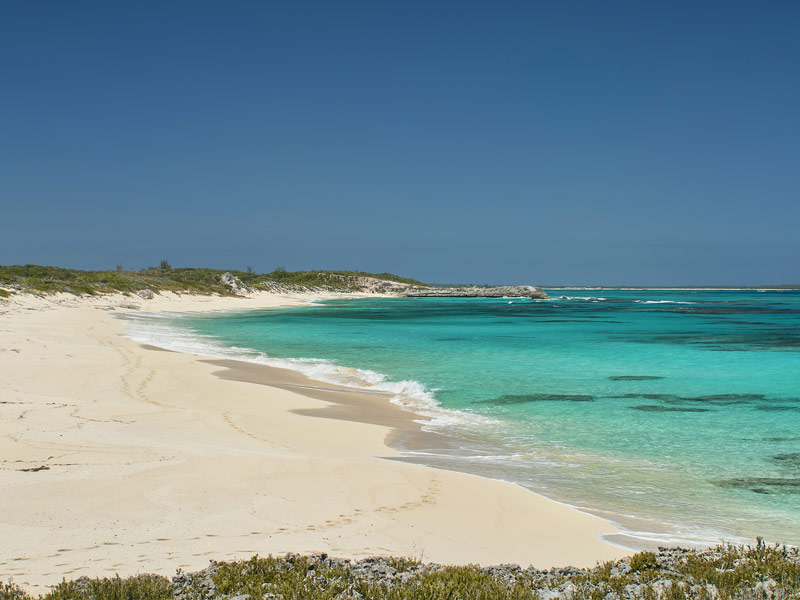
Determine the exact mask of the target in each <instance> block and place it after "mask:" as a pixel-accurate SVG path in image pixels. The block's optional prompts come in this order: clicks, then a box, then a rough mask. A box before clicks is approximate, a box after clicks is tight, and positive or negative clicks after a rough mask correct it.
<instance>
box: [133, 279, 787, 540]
mask: <svg viewBox="0 0 800 600" xmlns="http://www.w3.org/2000/svg"><path fill="white" fill-rule="evenodd" d="M550 294H551V296H552V297H553V299H551V300H548V301H532V300H522V299H375V300H338V301H331V302H327V303H323V304H317V305H314V306H310V307H303V308H296V309H282V310H271V311H259V312H246V313H237V314H230V313H229V314H223V315H214V316H203V317H189V318H183V319H179V320H169V321H168V322H167V321H165V320H164V319H160V320H155V321H154V322H157V325H158V326H157V327H156V329H152V330H151V332H150V334H148V335H151V338H148V341H151V342H156V343H157V342H158V340H156V339H153V338H154V337H158V335H162V336H163V334H164V331H169V330H171V331H172V332H173V333H172V334H171V335H172V340H173V343H175V340H176V339H182V340H183V341H184V345H185V344H189V343H190V342H192V341H194V342H197V343H198V344H200V345H203V344H205V345H206V346H207V347H208V348H211V347H214V348H216V350H215V352H217V353H219V352H222V353H225V352H228V353H233V354H234V355H237V356H240V357H242V356H244V357H249V358H252V359H254V360H262V359H263V358H264V357H265V356H268V357H269V358H270V359H275V358H279V359H289V361H288V362H283V363H280V364H282V365H284V366H291V367H292V368H297V369H300V370H303V371H305V372H306V373H308V374H310V375H312V376H314V377H317V378H321V379H328V380H335V381H347V382H349V383H357V384H360V385H367V386H368V385H377V386H378V387H379V388H382V389H386V390H389V391H392V392H394V393H395V394H396V396H397V397H396V401H397V402H399V403H402V404H406V405H409V406H412V407H414V408H415V409H416V410H418V411H420V412H421V413H422V414H423V415H427V417H428V419H429V422H428V427H429V428H433V429H438V430H439V431H442V432H446V433H449V434H450V435H451V437H455V439H457V440H460V441H459V443H458V445H457V448H452V447H444V446H443V447H442V448H428V449H425V450H424V451H423V452H419V451H417V452H416V453H413V454H410V455H411V456H412V457H413V459H414V460H416V461H420V462H425V463H428V464H433V465H436V466H441V467H445V468H453V469H460V470H465V471H472V472H479V473H483V474H486V475H490V476H494V477H498V478H502V479H508V480H513V481H517V482H519V483H521V484H523V485H526V486H528V487H531V488H533V489H535V490H538V491H541V492H543V493H545V494H547V495H549V496H551V497H554V498H556V499H560V500H563V501H566V502H569V503H571V504H575V505H578V506H581V507H585V508H589V509H593V510H596V511H600V514H603V515H605V516H608V517H610V518H612V519H614V520H616V521H617V522H620V523H622V524H623V525H624V526H625V527H626V528H627V529H628V530H629V531H628V536H627V537H625V538H619V541H622V542H624V543H633V544H634V545H635V544H636V543H640V542H642V541H643V540H645V541H646V540H656V541H663V542H673V543H674V542H694V541H705V542H717V541H720V540H721V539H726V540H734V541H735V540H740V539H750V540H752V538H754V536H756V535H762V536H764V537H766V538H767V539H768V540H770V541H780V542H784V543H794V544H799V543H800V293H797V292H754V291H746V292H742V291H654V290H650V291H645V290H602V291H599V290H592V291H586V290H570V291H564V290H553V291H550ZM159 327H163V328H164V329H158V328H159ZM174 327H178V328H180V330H182V331H184V332H188V333H187V335H186V337H181V335H182V334H181V335H178V336H177V337H176V334H175V333H174V331H175V330H174V329H171V328H174ZM142 331H144V330H142ZM159 331H160V332H161V333H159ZM142 335H143V336H145V337H146V335H145V334H142ZM167 345H168V344H167ZM232 348H233V349H232ZM237 348H238V349H237ZM182 349H187V348H185V347H184V348H182ZM199 351H203V350H202V349H200V350H199ZM237 353H238V354H237ZM258 353H263V354H258ZM318 359H323V360H318ZM337 366H338V367H352V368H355V369H359V370H353V369H349V368H337ZM382 376H385V378H386V380H382ZM401 382H402V383H401Z"/></svg>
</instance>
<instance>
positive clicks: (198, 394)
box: [0, 294, 629, 589]
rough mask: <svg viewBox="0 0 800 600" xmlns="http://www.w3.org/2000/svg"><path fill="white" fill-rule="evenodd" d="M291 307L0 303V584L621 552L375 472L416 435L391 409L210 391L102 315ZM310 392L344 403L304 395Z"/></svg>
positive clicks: (589, 534) (544, 510)
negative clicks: (286, 557) (322, 558)
mask: <svg viewBox="0 0 800 600" xmlns="http://www.w3.org/2000/svg"><path fill="white" fill-rule="evenodd" d="M313 297H319V295H318V294H316V295H313ZM332 297H340V296H339V295H333V296H332ZM344 297H355V295H347V296H344ZM311 299H312V297H310V295H300V294H298V295H292V296H277V295H274V294H263V295H261V294H259V295H258V296H257V297H253V298H245V299H242V298H228V297H216V298H215V297H193V296H188V295H181V296H178V295H176V294H171V295H169V296H165V297H163V298H159V297H156V298H155V299H154V300H153V301H150V300H147V301H143V300H141V299H139V298H136V297H126V296H122V295H113V296H102V297H93V298H75V297H71V298H70V297H64V296H54V297H43V298H40V297H27V296H25V297H19V296H16V295H15V296H12V298H10V299H7V300H4V301H2V303H0V321H1V322H2V331H0V341H2V343H1V344H0V347H2V348H4V349H6V350H5V352H7V354H6V353H5V352H4V360H3V361H2V366H0V380H2V383H3V387H4V389H6V390H8V392H7V393H6V394H5V397H4V398H3V403H2V404H0V409H2V412H1V413H0V417H2V420H0V424H2V436H0V450H2V453H3V455H4V456H5V457H7V458H6V459H5V460H4V461H3V463H2V469H1V470H0V485H3V487H4V492H5V493H4V495H3V498H2V500H0V504H2V506H0V508H2V511H0V514H2V515H3V516H2V517H0V535H2V537H3V538H4V539H6V540H13V541H12V542H11V543H9V544H7V545H6V547H5V549H4V551H3V553H2V554H0V580H4V579H8V578H9V577H14V579H15V581H16V582H17V583H19V584H21V585H23V586H24V587H26V588H28V589H39V588H41V586H44V585H47V584H48V583H52V582H53V581H54V580H57V579H60V577H67V578H74V577H77V576H80V575H84V574H86V575H90V576H106V575H109V574H114V573H119V574H120V575H130V574H134V573H136V572H139V571H138V569H140V568H146V569H147V570H148V571H152V570H153V569H154V566H156V565H157V566H158V568H157V569H156V570H157V571H158V572H160V573H161V574H166V575H170V574H172V573H174V571H175V570H176V569H177V568H183V569H194V568H198V567H202V566H204V564H205V562H206V561H207V560H208V559H209V558H213V559H218V560H232V559H234V558H249V557H250V556H252V555H253V554H256V553H260V554H268V553H273V554H276V553H283V552H289V551H291V552H318V551H324V552H331V553H333V554H337V555H340V556H348V557H353V558H357V557H364V556H368V555H375V554H379V555H395V556H411V557H414V558H420V559H423V560H426V561H436V562H441V563H451V564H465V563H480V564H484V565H488V564H498V563H509V562H514V563H518V564H522V565H527V564H533V565H534V566H536V567H538V568H544V567H548V566H557V565H562V566H563V565H566V564H572V565H575V566H590V565H593V564H594V563H595V562H597V561H603V560H608V559H612V558H618V557H620V556H624V555H626V554H629V551H627V550H624V549H622V548H620V547H617V546H613V545H612V544H610V543H607V542H605V541H603V540H601V539H600V538H599V536H600V535H603V534H613V533H614V532H615V531H616V530H617V528H616V527H615V526H613V524H611V523H609V522H607V521H605V520H602V519H600V518H597V517H595V516H592V515H589V514H586V513H583V512H580V511H578V510H577V509H574V508H571V507H568V506H567V505H563V504H560V503H558V502H556V501H553V500H549V499H547V498H545V497H543V496H540V495H538V494H536V493H535V492H532V491H529V490H526V489H524V488H522V487H520V486H517V485H515V484H510V483H505V482H501V481H498V480H493V479H488V478H485V477H479V476H475V475H469V474H464V473H458V472H453V471H442V470H440V469H434V468H431V467H425V466H421V465H418V464H412V463H409V462H405V461H400V460H393V459H395V458H398V457H399V453H398V452H397V451H395V450H393V449H392V448H391V447H390V446H388V445H387V443H386V442H387V436H390V435H398V434H397V433H394V434H393V433H392V432H393V431H395V430H397V431H402V432H404V433H403V435H407V436H408V439H413V436H414V435H416V434H417V433H418V430H419V429H420V427H419V424H417V423H414V419H413V417H414V416H416V415H413V413H409V412H407V411H404V410H403V409H401V408H400V407H397V406H395V405H393V404H391V403H389V402H381V403H374V402H372V403H371V404H369V407H370V408H373V407H374V409H375V413H374V414H370V415H369V416H368V418H367V417H366V416H364V415H363V410H364V406H365V404H364V402H365V399H366V398H367V396H368V395H367V394H363V393H361V392H359V391H358V390H356V391H355V392H354V391H353V390H350V391H344V390H343V389H342V390H339V389H337V390H335V391H331V388H332V386H331V385H330V384H322V385H315V384H313V383H312V384H311V385H309V384H308V383H307V381H306V382H302V381H301V380H298V379H293V380H292V381H288V382H287V381H286V380H283V383H281V382H278V383H279V385H267V386H265V385H260V384H254V383H252V382H247V381H242V380H241V379H238V380H233V379H226V378H222V377H219V376H217V374H218V372H219V371H220V367H221V366H225V367H230V366H231V365H229V364H224V365H220V364H215V363H218V362H219V361H213V360H208V359H207V358H206V357H198V356H192V355H188V354H182V353H177V352H164V351H161V350H154V349H150V348H146V347H142V346H141V345H139V344H137V343H135V342H133V341H130V340H128V339H126V338H124V337H123V335H122V330H123V326H124V324H123V322H122V321H120V320H119V319H116V318H115V315H118V314H119V313H120V312H123V311H132V310H147V311H152V312H161V311H175V312H190V311H204V312H206V311H214V310H230V309H240V310H241V309H257V308H274V307H278V306H287V305H298V304H301V303H307V302H309V301H310V300H311ZM242 364H247V363H238V365H239V366H238V368H240V369H241V368H242V367H241V365H242ZM253 367H258V368H259V372H261V373H264V372H265V371H263V370H261V365H253ZM245 368H249V367H245ZM264 368H267V367H264ZM291 374H292V376H295V375H297V377H302V376H300V375H299V374H295V373H293V372H292V373H291ZM274 375H275V373H272V375H271V376H273V377H274ZM284 375H285V374H284ZM282 376H283V375H282ZM273 383H275V382H273ZM281 385H282V386H283V387H281ZM303 386H305V387H304V388H303ZM325 394H328V395H330V394H335V395H338V396H340V397H344V396H347V402H350V403H351V404H350V407H349V408H347V407H344V408H343V406H345V404H343V403H338V404H331V403H330V401H329V400H330V398H327V399H325V398H315V397H314V395H317V396H320V395H325ZM370 397H371V398H374V396H370ZM359 402H361V404H359ZM356 411H357V412H358V414H354V412H356ZM318 417H325V418H318ZM330 417H334V418H330ZM342 417H345V418H344V419H343V418H342ZM353 417H357V420H352V418H353ZM376 418H378V419H384V421H383V422H381V423H380V424H377V425H376V424H374V423H373V421H375V420H376ZM363 420H367V421H369V422H368V423H365V422H363ZM398 424H403V427H396V425H398ZM409 424H413V427H412V426H411V425H409ZM404 443H405V442H404ZM385 459H389V460H385ZM39 467H46V468H44V469H41V470H39ZM22 469H37V470H27V471H26V470H22ZM321 495H324V497H321ZM145 565H146V566H145Z"/></svg>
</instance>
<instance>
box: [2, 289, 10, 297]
mask: <svg viewBox="0 0 800 600" xmlns="http://www.w3.org/2000/svg"><path fill="white" fill-rule="evenodd" d="M10 295H11V294H9V293H8V292H7V291H5V290H0V298H8V297H9V296H10Z"/></svg>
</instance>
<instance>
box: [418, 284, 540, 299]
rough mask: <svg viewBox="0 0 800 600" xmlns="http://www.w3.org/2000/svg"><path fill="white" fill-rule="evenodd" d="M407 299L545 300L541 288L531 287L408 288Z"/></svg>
mask: <svg viewBox="0 0 800 600" xmlns="http://www.w3.org/2000/svg"><path fill="white" fill-rule="evenodd" d="M404 295H405V296H407V297H409V298H537V299H538V298H547V297H548V296H547V294H546V293H545V292H544V290H543V289H542V288H539V287H534V286H532V285H498V286H492V287H478V286H468V287H449V288H448V287H445V288H440V287H410V286H409V287H408V289H407V290H406V291H405V292H404Z"/></svg>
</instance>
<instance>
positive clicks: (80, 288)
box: [0, 261, 422, 297]
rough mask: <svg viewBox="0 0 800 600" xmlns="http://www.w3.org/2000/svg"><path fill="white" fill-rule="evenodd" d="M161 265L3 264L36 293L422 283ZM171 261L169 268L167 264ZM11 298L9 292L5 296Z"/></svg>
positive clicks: (9, 280)
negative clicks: (225, 280) (226, 280)
mask: <svg viewBox="0 0 800 600" xmlns="http://www.w3.org/2000/svg"><path fill="white" fill-rule="evenodd" d="M161 265H162V266H161V267H150V268H148V269H144V270H141V271H125V270H120V268H119V265H118V266H117V269H115V270H113V271H81V270H78V269H62V268H60V267H45V266H39V265H9V266H0V285H9V284H18V285H20V286H21V287H22V288H23V291H28V292H34V293H55V292H67V293H71V294H76V295H80V294H89V295H92V294H98V293H111V292H136V291H139V290H143V289H150V290H152V291H154V292H159V291H173V292H189V293H195V294H220V295H223V296H224V295H231V294H232V290H231V288H230V287H228V286H226V285H223V284H222V283H220V277H222V275H223V274H224V273H226V272H229V273H230V274H231V275H233V276H234V277H238V278H239V279H240V280H241V281H242V283H244V284H245V285H248V286H250V287H253V288H255V289H267V288H268V287H269V284H274V283H278V284H282V285H290V286H300V287H307V288H310V287H322V286H327V287H329V288H333V289H338V290H347V289H351V287H353V286H352V284H351V283H349V282H348V280H347V277H374V278H376V279H383V280H386V281H400V282H406V283H413V284H415V285H422V284H420V283H419V282H418V281H415V280H413V279H406V278H403V277H398V276H396V275H392V274H390V273H381V274H378V275H375V274H372V273H364V272H362V271H294V272H292V271H286V270H285V269H284V270H276V271H273V272H272V273H269V274H259V273H255V272H254V271H253V270H252V267H249V268H248V271H246V272H245V271H236V270H231V271H223V270H220V269H184V268H173V267H172V266H170V265H169V263H168V262H167V261H162V263H161ZM164 265H166V267H165V266H164ZM0 295H2V296H3V297H5V296H6V295H7V294H5V293H2V294H0Z"/></svg>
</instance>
